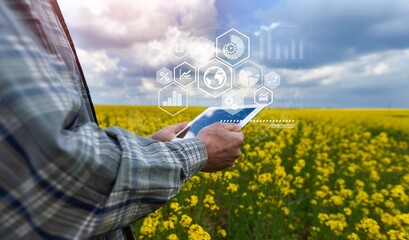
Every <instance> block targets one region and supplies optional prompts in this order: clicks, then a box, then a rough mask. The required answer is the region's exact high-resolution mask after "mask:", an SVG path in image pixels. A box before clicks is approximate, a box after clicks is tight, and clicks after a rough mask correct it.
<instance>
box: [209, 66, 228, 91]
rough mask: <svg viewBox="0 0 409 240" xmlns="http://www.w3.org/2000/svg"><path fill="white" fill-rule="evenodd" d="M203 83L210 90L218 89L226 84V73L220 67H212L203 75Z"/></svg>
mask: <svg viewBox="0 0 409 240" xmlns="http://www.w3.org/2000/svg"><path fill="white" fill-rule="evenodd" d="M203 78H204V83H205V84H206V86H207V87H209V88H211V89H219V88H221V87H223V86H224V84H225V83H226V78H227V76H226V72H224V70H223V69H222V68H221V67H218V66H213V67H210V68H208V69H207V70H206V71H205V73H204V74H203Z"/></svg>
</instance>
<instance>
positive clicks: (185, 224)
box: [179, 214, 192, 227]
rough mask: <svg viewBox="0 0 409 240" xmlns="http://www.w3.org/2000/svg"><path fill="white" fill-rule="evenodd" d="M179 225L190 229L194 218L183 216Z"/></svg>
mask: <svg viewBox="0 0 409 240" xmlns="http://www.w3.org/2000/svg"><path fill="white" fill-rule="evenodd" d="M179 223H180V225H182V226H183V227H189V225H190V224H191V223H192V218H191V217H189V216H188V215H185V214H183V215H182V218H181V219H180V222H179Z"/></svg>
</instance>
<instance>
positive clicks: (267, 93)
mask: <svg viewBox="0 0 409 240" xmlns="http://www.w3.org/2000/svg"><path fill="white" fill-rule="evenodd" d="M273 97H274V95H273V91H271V90H270V89H268V88H266V87H261V88H259V89H257V90H256V91H254V103H256V104H258V105H260V106H267V105H269V104H271V103H273Z"/></svg>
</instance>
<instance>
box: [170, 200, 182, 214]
mask: <svg viewBox="0 0 409 240" xmlns="http://www.w3.org/2000/svg"><path fill="white" fill-rule="evenodd" d="M170 208H171V209H172V210H173V211H175V212H180V210H182V207H181V206H180V205H179V203H177V202H172V203H170Z"/></svg>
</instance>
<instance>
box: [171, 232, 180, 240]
mask: <svg viewBox="0 0 409 240" xmlns="http://www.w3.org/2000/svg"><path fill="white" fill-rule="evenodd" d="M168 240H179V238H178V236H177V235H176V234H174V233H172V234H170V235H169V236H168Z"/></svg>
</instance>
